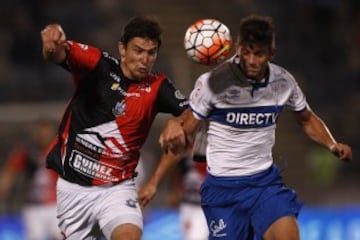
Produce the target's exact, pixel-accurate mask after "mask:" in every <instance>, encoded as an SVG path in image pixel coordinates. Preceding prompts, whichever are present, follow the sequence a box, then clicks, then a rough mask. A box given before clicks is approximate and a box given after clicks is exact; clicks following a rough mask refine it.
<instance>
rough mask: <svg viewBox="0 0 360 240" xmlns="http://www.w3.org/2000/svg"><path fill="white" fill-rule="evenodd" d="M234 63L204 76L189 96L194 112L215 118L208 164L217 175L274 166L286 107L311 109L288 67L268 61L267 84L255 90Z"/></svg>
mask: <svg viewBox="0 0 360 240" xmlns="http://www.w3.org/2000/svg"><path fill="white" fill-rule="evenodd" d="M234 61H235V57H233V58H232V59H230V60H229V61H227V62H225V63H223V64H221V65H219V66H218V67H217V68H215V69H214V70H213V71H211V72H207V73H205V74H203V75H201V76H200V77H199V78H198V80H197V81H196V84H195V88H194V90H193V91H192V93H191V95H190V107H191V109H192V111H193V113H194V116H195V117H196V118H198V119H205V118H206V119H210V126H209V131H208V147H207V163H208V171H209V173H210V174H212V175H214V176H246V175H251V174H255V173H257V172H260V171H262V170H264V169H266V168H268V167H270V166H271V164H272V163H273V159H272V147H273V145H274V143H275V127H276V119H277V118H278V116H279V114H280V112H281V110H282V109H283V108H284V107H286V108H289V109H290V110H292V111H300V110H303V109H305V108H306V107H307V102H306V99H305V96H304V94H303V93H302V91H301V89H300V88H299V86H298V85H297V83H296V81H295V79H294V78H293V76H292V75H291V74H290V73H289V72H287V71H286V70H285V69H283V68H281V67H280V66H277V65H275V64H272V63H269V69H270V75H269V79H268V84H265V85H264V86H260V87H257V88H255V89H254V87H253V85H251V84H250V83H249V81H248V80H247V79H246V78H245V77H244V75H242V73H241V72H240V71H239V68H238V66H237V65H236V64H235V63H234Z"/></svg>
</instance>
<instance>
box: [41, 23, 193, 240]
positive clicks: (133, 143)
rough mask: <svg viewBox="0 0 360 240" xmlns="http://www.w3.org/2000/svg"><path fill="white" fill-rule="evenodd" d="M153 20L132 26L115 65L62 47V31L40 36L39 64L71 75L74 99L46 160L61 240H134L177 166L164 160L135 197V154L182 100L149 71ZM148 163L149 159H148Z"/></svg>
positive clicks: (157, 40) (72, 46)
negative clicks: (158, 120)
mask: <svg viewBox="0 0 360 240" xmlns="http://www.w3.org/2000/svg"><path fill="white" fill-rule="evenodd" d="M161 32H162V31H161V27H160V25H159V23H158V21H157V20H156V19H154V18H153V17H147V16H140V17H135V18H133V19H131V20H130V21H129V22H128V23H127V25H126V26H125V27H124V30H123V33H122V36H121V38H120V41H119V43H118V50H119V55H120V57H119V58H116V57H114V56H112V55H110V54H109V53H108V52H105V51H101V50H100V49H99V48H96V47H93V46H89V45H86V44H81V43H78V42H75V41H70V40H67V38H66V36H65V33H64V31H63V30H62V28H61V26H60V25H59V24H50V25H47V26H46V27H45V28H44V29H43V30H42V32H41V36H42V42H43V56H44V58H45V59H46V60H48V61H50V62H52V63H55V64H58V65H60V66H62V67H63V68H64V69H66V70H67V71H69V72H70V73H71V74H72V76H73V80H74V84H75V92H74V95H73V97H72V98H71V100H70V102H69V105H68V106H67V108H66V110H65V113H64V115H63V119H62V121H61V123H60V126H59V131H58V135H57V138H56V139H55V140H54V142H53V144H52V146H51V151H50V152H49V154H48V157H47V167H48V168H50V169H53V170H55V171H56V172H58V173H59V176H60V178H59V180H58V183H57V201H58V218H59V226H60V228H61V230H62V232H63V234H64V236H65V238H66V239H74V240H75V239H76V240H78V239H95V238H97V237H98V236H99V235H100V234H101V232H102V233H103V234H104V235H105V237H106V238H107V239H112V240H121V239H126V240H129V239H134V240H139V239H140V238H141V235H142V228H143V220H142V212H141V209H140V205H142V206H145V205H146V204H147V203H148V202H149V201H150V200H151V199H152V198H153V197H154V196H155V193H156V189H157V185H158V183H159V181H160V179H161V178H162V176H163V175H164V173H165V171H166V169H167V167H168V166H169V165H171V164H172V162H176V161H178V160H179V158H178V157H177V156H176V155H174V154H172V153H171V152H168V153H164V154H163V156H162V158H161V160H160V165H159V166H160V167H158V168H157V169H156V170H155V174H154V175H153V177H152V178H151V179H150V181H149V182H148V183H147V184H146V185H145V187H144V188H143V189H141V190H140V192H139V195H138V194H137V192H136V188H135V181H134V178H135V176H136V173H135V167H136V165H137V163H138V161H139V157H140V148H141V146H142V145H143V143H144V142H145V140H146V137H147V135H148V133H149V130H150V127H151V125H152V122H153V120H154V118H155V115H156V114H157V113H159V112H163V113H171V114H173V115H175V116H177V115H180V114H181V113H182V112H183V110H185V109H186V108H187V105H188V102H187V99H186V98H185V97H184V95H182V94H181V92H180V91H179V90H177V89H176V88H175V86H174V85H173V84H172V83H171V81H170V80H169V79H168V78H167V76H166V75H165V74H163V73H154V72H153V71H152V68H153V65H154V63H155V61H156V59H157V56H158V52H159V48H160V45H161ZM145 159H146V157H145Z"/></svg>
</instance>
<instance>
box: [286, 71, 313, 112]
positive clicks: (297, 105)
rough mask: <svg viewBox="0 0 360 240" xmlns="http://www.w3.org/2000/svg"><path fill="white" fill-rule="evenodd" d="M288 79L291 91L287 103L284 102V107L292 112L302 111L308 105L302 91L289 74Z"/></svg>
mask: <svg viewBox="0 0 360 240" xmlns="http://www.w3.org/2000/svg"><path fill="white" fill-rule="evenodd" d="M289 79H290V82H291V86H292V91H291V94H290V97H289V99H288V101H287V102H286V107H287V108H289V109H290V110H292V111H302V110H304V109H305V108H307V107H308V103H307V101H306V98H305V95H304V93H303V91H302V90H301V89H300V87H299V85H298V83H297V82H296V80H295V78H294V77H293V76H292V75H290V74H289Z"/></svg>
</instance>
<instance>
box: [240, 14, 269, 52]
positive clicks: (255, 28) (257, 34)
mask: <svg viewBox="0 0 360 240" xmlns="http://www.w3.org/2000/svg"><path fill="white" fill-rule="evenodd" d="M238 43H240V44H242V45H253V44H254V45H261V46H268V47H269V48H275V27H274V24H273V19H272V18H271V17H265V16H258V15H249V16H247V17H245V18H243V19H242V20H241V21H240V29H239V36H238Z"/></svg>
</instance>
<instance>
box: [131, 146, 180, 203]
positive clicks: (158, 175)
mask: <svg viewBox="0 0 360 240" xmlns="http://www.w3.org/2000/svg"><path fill="white" fill-rule="evenodd" d="M181 158H182V154H174V153H173V152H172V151H164V153H163V154H162V156H161V158H160V161H159V164H158V165H157V167H156V169H155V172H154V174H153V175H152V176H151V177H150V179H149V181H148V182H147V183H146V184H145V185H144V186H143V187H142V188H141V189H140V190H139V193H138V194H139V198H138V201H139V203H140V206H142V207H145V206H146V205H148V204H149V202H150V201H151V200H152V199H153V198H154V197H155V195H156V192H157V188H158V185H159V183H160V181H161V180H162V179H163V177H164V175H165V174H166V173H167V172H168V171H169V170H170V169H171V168H172V167H173V166H175V165H176V164H177V163H178V162H179V161H180V160H181Z"/></svg>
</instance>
